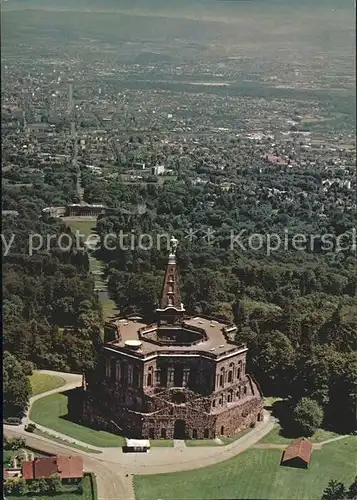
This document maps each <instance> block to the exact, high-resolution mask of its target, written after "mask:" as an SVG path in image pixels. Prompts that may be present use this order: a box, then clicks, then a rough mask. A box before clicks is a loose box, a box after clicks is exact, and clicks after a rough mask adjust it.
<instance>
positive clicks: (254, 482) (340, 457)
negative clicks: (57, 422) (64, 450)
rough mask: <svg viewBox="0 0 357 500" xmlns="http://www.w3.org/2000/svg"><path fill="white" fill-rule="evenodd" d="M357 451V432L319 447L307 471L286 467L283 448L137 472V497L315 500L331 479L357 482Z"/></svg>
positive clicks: (147, 499)
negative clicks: (184, 467)
mask: <svg viewBox="0 0 357 500" xmlns="http://www.w3.org/2000/svg"><path fill="white" fill-rule="evenodd" d="M356 449H357V437H355V436H351V437H348V438H345V439H341V440H340V441H335V442H333V443H329V444H327V445H325V446H323V448H322V449H321V450H314V451H313V453H312V458H311V463H310V466H309V469H306V470H305V469H295V468H291V467H281V466H280V459H281V450H272V449H269V450H263V449H249V450H247V451H245V452H244V453H241V454H240V455H238V456H236V457H234V458H232V459H230V460H227V461H224V462H221V463H219V464H217V465H214V466H210V467H204V468H202V469H195V470H190V471H185V472H180V473H170V474H157V475H153V476H147V475H143V476H135V477H134V486H135V494H136V500H157V499H158V498H165V500H174V499H175V500H177V499H179V498H185V500H201V499H202V500H203V499H204V500H218V499H224V498H225V499H229V498H234V499H237V500H240V499H256V498H264V499H266V500H295V499H296V498H299V499H300V500H313V499H317V498H321V495H322V492H323V490H324V488H326V486H327V484H328V482H329V480H330V479H331V478H335V479H337V480H338V481H342V482H343V483H345V484H350V483H351V482H352V481H353V479H354V478H355V476H356V465H355V464H356Z"/></svg>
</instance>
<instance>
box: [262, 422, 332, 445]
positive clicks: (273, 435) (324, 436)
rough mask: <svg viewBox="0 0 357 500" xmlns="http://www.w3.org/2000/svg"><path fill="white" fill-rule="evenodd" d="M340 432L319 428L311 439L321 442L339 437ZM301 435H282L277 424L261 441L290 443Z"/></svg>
mask: <svg viewBox="0 0 357 500" xmlns="http://www.w3.org/2000/svg"><path fill="white" fill-rule="evenodd" d="M337 436H338V434H336V433H334V432H330V431H325V430H324V429H318V430H317V431H316V432H315V433H314V434H313V435H312V436H311V440H312V441H313V442H314V443H321V441H327V440H328V439H332V438H334V437H337ZM297 437H299V436H295V437H285V436H283V435H281V427H280V425H279V424H276V425H275V426H274V428H273V429H272V430H271V431H270V432H269V433H268V434H266V435H265V436H264V437H263V438H262V439H261V440H260V441H259V443H274V444H290V443H291V441H292V440H293V439H296V438H297Z"/></svg>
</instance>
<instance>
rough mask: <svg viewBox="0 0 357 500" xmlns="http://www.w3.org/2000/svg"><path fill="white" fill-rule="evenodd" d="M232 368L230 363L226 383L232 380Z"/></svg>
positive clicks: (232, 365)
mask: <svg viewBox="0 0 357 500" xmlns="http://www.w3.org/2000/svg"><path fill="white" fill-rule="evenodd" d="M233 370H234V364H233V363H230V365H229V372H228V383H231V382H233Z"/></svg>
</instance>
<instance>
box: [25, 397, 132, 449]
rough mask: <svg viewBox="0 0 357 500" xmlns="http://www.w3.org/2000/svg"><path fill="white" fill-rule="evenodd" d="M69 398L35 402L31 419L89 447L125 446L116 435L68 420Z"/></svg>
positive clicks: (48, 398) (121, 439)
mask: <svg viewBox="0 0 357 500" xmlns="http://www.w3.org/2000/svg"><path fill="white" fill-rule="evenodd" d="M66 415H67V396H66V395H65V394H51V395H50V396H46V397H44V398H41V399H39V400H37V401H35V402H34V404H33V406H32V408H31V412H30V419H31V420H32V421H33V422H36V423H38V424H40V425H43V426H44V427H48V428H49V429H54V430H55V431H57V432H59V433H61V434H66V435H67V436H70V437H72V438H73V439H78V440H79V441H82V442H83V443H88V445H92V446H99V447H108V446H123V444H124V439H123V438H122V437H121V436H117V435H116V434H110V433H109V432H105V431H100V430H95V429H91V428H89V427H85V426H84V425H80V424H76V423H74V422H71V421H69V420H67V419H66V418H61V417H65V416H66Z"/></svg>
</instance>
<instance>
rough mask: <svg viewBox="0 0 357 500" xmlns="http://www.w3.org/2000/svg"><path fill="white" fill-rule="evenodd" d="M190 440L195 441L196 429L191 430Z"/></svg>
mask: <svg viewBox="0 0 357 500" xmlns="http://www.w3.org/2000/svg"><path fill="white" fill-rule="evenodd" d="M192 439H197V429H193V430H192Z"/></svg>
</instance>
